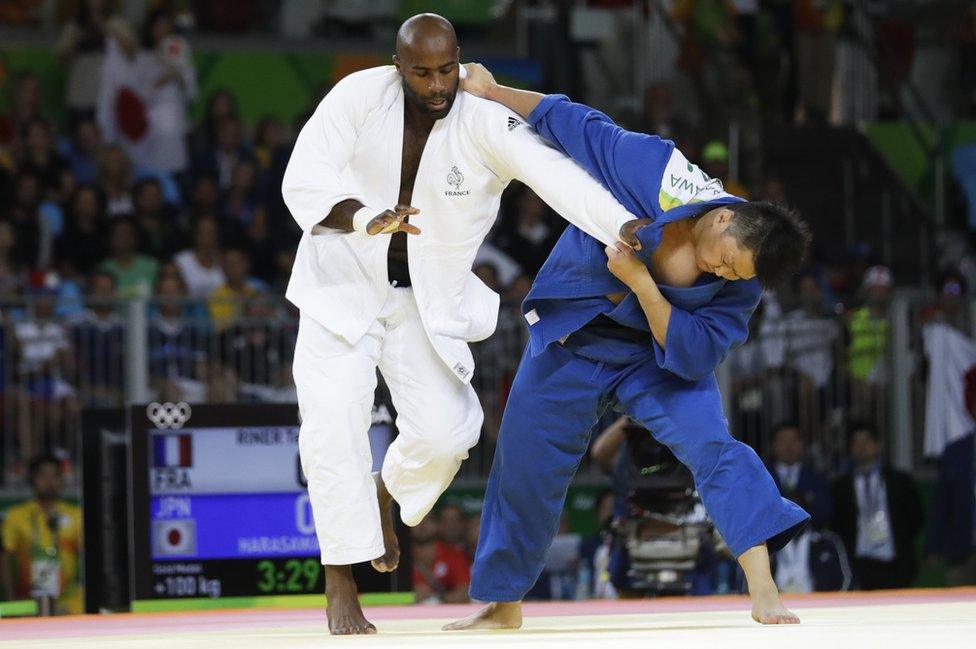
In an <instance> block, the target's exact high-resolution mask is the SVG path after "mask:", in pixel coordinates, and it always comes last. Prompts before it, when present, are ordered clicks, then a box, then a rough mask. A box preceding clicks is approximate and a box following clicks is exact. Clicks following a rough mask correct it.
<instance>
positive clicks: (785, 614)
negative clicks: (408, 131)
mask: <svg viewBox="0 0 976 649" xmlns="http://www.w3.org/2000/svg"><path fill="white" fill-rule="evenodd" d="M750 595H751V596H752V619H754V620H755V621H756V622H759V623H760V624H799V623H800V618H799V617H797V616H796V614H795V613H793V612H791V611H790V610H789V609H788V608H786V607H785V606H783V602H782V600H780V598H779V592H778V591H777V590H776V589H775V588H774V589H773V590H768V591H767V590H763V591H760V592H758V593H750Z"/></svg>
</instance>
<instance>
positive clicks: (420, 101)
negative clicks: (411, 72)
mask: <svg viewBox="0 0 976 649" xmlns="http://www.w3.org/2000/svg"><path fill="white" fill-rule="evenodd" d="M457 91H458V87H457V85H455V86H454V88H453V89H452V90H449V91H445V92H442V93H437V94H434V95H421V94H420V93H418V92H416V91H415V90H414V89H413V88H411V87H410V84H408V83H407V80H406V79H403V94H404V95H405V96H406V98H407V101H409V102H410V103H411V104H413V105H414V107H416V108H417V109H418V110H419V111H420V112H421V113H423V114H424V115H426V116H427V117H429V118H431V119H442V118H444V117H447V114H448V113H450V112H451V106H453V105H454V100H455V98H456V97H457ZM438 99H443V100H444V106H443V107H442V108H437V109H434V108H431V106H430V104H429V103H428V102H430V101H435V100H438Z"/></svg>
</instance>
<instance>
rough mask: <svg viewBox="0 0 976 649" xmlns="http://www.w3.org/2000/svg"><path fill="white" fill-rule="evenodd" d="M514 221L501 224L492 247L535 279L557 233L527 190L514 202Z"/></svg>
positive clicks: (543, 207)
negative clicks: (498, 249) (495, 245)
mask: <svg viewBox="0 0 976 649" xmlns="http://www.w3.org/2000/svg"><path fill="white" fill-rule="evenodd" d="M515 205H516V207H515V218H514V219H508V220H506V221H504V222H503V223H502V228H500V229H499V232H498V234H497V235H496V237H495V243H496V244H497V245H498V247H499V248H501V249H502V250H504V251H505V253H506V254H508V255H509V256H510V257H511V258H512V259H514V260H515V262H516V263H517V264H518V265H519V266H520V267H521V268H522V270H523V271H524V272H526V273H530V274H531V275H533V276H534V275H535V274H536V273H538V272H539V269H540V268H542V264H544V263H545V261H546V259H547V258H548V257H549V253H550V252H551V251H552V247H553V245H554V244H555V243H556V239H558V238H559V234H560V232H558V231H556V229H555V228H553V227H552V225H551V223H550V218H549V212H550V210H549V207H548V206H547V205H546V204H545V203H544V202H542V199H541V198H539V197H538V196H537V195H536V193H535V192H534V191H532V190H531V189H529V188H528V187H524V188H523V189H522V193H521V194H519V197H518V199H517V201H516V204H515Z"/></svg>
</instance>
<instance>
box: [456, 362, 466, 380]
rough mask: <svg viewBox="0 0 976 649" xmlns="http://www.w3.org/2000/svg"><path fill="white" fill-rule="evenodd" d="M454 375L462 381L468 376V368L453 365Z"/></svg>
mask: <svg viewBox="0 0 976 649" xmlns="http://www.w3.org/2000/svg"><path fill="white" fill-rule="evenodd" d="M454 373H455V374H457V375H458V376H460V377H461V378H462V379H463V378H464V377H466V376H467V375H468V368H466V367H465V366H464V365H461V364H460V363H455V364H454Z"/></svg>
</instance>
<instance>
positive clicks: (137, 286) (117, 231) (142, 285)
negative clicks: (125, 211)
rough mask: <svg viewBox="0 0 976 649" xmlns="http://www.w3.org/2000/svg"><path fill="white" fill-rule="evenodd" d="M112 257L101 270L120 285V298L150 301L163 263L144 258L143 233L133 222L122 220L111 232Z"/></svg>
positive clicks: (147, 257) (110, 256)
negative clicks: (141, 238) (141, 244)
mask: <svg viewBox="0 0 976 649" xmlns="http://www.w3.org/2000/svg"><path fill="white" fill-rule="evenodd" d="M108 245H109V257H108V259H106V260H105V261H104V262H103V263H102V265H101V267H100V268H101V269H102V270H104V271H107V272H109V273H111V274H112V275H113V276H114V277H115V281H116V282H117V285H118V290H119V296H120V297H149V295H150V294H151V293H152V287H153V284H154V283H155V282H156V273H157V272H159V262H157V261H156V260H155V259H153V258H152V257H149V256H146V255H143V254H140V253H139V252H138V250H139V247H138V246H139V232H138V230H137V229H136V226H135V223H133V221H132V219H130V218H127V217H119V218H118V219H116V220H115V221H114V222H113V223H112V228H111V230H110V231H109V244H108Z"/></svg>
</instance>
